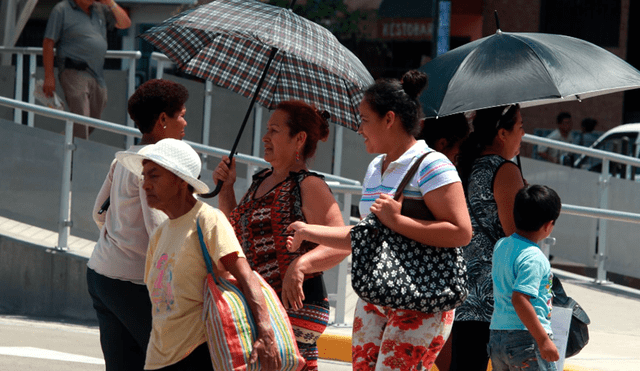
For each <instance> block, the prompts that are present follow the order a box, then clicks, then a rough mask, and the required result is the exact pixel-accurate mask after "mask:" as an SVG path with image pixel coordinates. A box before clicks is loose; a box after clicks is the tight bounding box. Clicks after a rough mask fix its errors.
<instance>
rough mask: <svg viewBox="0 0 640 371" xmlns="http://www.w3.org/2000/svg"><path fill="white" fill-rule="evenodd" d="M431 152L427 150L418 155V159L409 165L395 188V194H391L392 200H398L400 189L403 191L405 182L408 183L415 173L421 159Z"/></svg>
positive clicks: (400, 194)
mask: <svg viewBox="0 0 640 371" xmlns="http://www.w3.org/2000/svg"><path fill="white" fill-rule="evenodd" d="M432 152H434V151H429V152H427V153H425V154H423V155H421V156H420V157H418V160H416V162H414V163H413V166H411V168H410V169H409V171H407V174H406V175H405V176H404V178H402V181H401V182H400V185H399V186H398V189H397V190H396V194H395V195H394V196H393V199H394V200H396V201H398V199H400V196H402V191H404V187H406V186H407V184H409V182H410V181H411V178H412V177H413V175H414V174H415V173H416V171H418V168H419V167H420V164H421V163H422V160H424V158H425V157H427V155H428V154H429V153H432Z"/></svg>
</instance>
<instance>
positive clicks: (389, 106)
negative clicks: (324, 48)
mask: <svg viewBox="0 0 640 371" xmlns="http://www.w3.org/2000/svg"><path fill="white" fill-rule="evenodd" d="M427 83H428V79H427V75H426V74H425V73H424V72H420V71H417V70H411V71H408V72H407V73H405V74H404V76H402V80H395V79H381V80H377V81H376V82H375V84H373V85H371V86H370V87H369V88H368V89H367V90H366V91H365V93H364V99H365V100H366V101H367V103H369V105H370V107H371V109H372V110H373V111H374V112H375V113H376V114H378V116H380V117H382V116H384V115H386V114H387V112H389V111H393V112H395V114H396V115H398V117H400V122H401V123H402V127H403V128H404V130H405V131H406V132H407V133H409V134H411V135H414V136H415V135H417V134H418V131H419V130H420V123H419V122H418V120H419V118H420V117H421V116H422V108H421V107H420V103H419V102H418V97H419V96H420V93H422V91H423V90H424V89H425V88H426V87H427Z"/></svg>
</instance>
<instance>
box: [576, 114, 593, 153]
mask: <svg viewBox="0 0 640 371" xmlns="http://www.w3.org/2000/svg"><path fill="white" fill-rule="evenodd" d="M596 125H598V121H596V120H595V119H592V118H591V117H587V118H586V119H584V120H582V122H581V123H580V127H581V129H582V131H581V132H580V134H579V135H578V136H577V137H576V138H574V140H573V144H577V145H579V146H585V147H590V146H591V145H592V144H593V142H595V141H596V139H598V136H599V135H598V134H596V133H594V132H593V129H595V127H596Z"/></svg>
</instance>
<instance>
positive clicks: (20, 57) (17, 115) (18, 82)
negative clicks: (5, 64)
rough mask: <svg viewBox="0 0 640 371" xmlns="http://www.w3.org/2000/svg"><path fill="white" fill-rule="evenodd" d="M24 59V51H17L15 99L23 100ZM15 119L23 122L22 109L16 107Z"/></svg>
mask: <svg viewBox="0 0 640 371" xmlns="http://www.w3.org/2000/svg"><path fill="white" fill-rule="evenodd" d="M23 61H24V55H23V54H22V53H16V91H15V100H19V101H22V73H23V72H22V63H23ZM13 121H15V123H16V124H22V110H21V109H18V108H14V110H13Z"/></svg>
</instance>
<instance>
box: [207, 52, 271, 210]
mask: <svg viewBox="0 0 640 371" xmlns="http://www.w3.org/2000/svg"><path fill="white" fill-rule="evenodd" d="M277 52H278V48H276V47H275V46H274V47H271V53H270V54H269V60H268V61H267V66H266V67H265V68H264V70H263V71H262V76H260V81H258V86H256V91H255V92H254V93H253V97H252V98H251V104H249V108H248V109H247V113H246V114H245V115H244V120H243V121H242V125H240V130H239V131H238V135H237V136H236V141H235V142H234V143H233V147H231V153H229V161H231V159H233V155H234V154H235V153H236V148H237V147H238V143H239V142H240V137H241V136H242V132H243V131H244V127H245V126H247V121H248V120H249V115H250V114H251V109H252V108H253V105H254V104H255V103H256V99H257V98H258V93H260V88H262V84H263V83H264V79H265V78H266V77H267V72H268V71H269V66H271V61H273V58H274V57H275V56H276V53H277ZM223 183H224V182H222V181H220V182H218V184H216V189H214V190H213V192H209V193H205V194H201V195H200V197H202V198H212V197H216V196H217V195H218V193H220V189H222V184H223Z"/></svg>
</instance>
